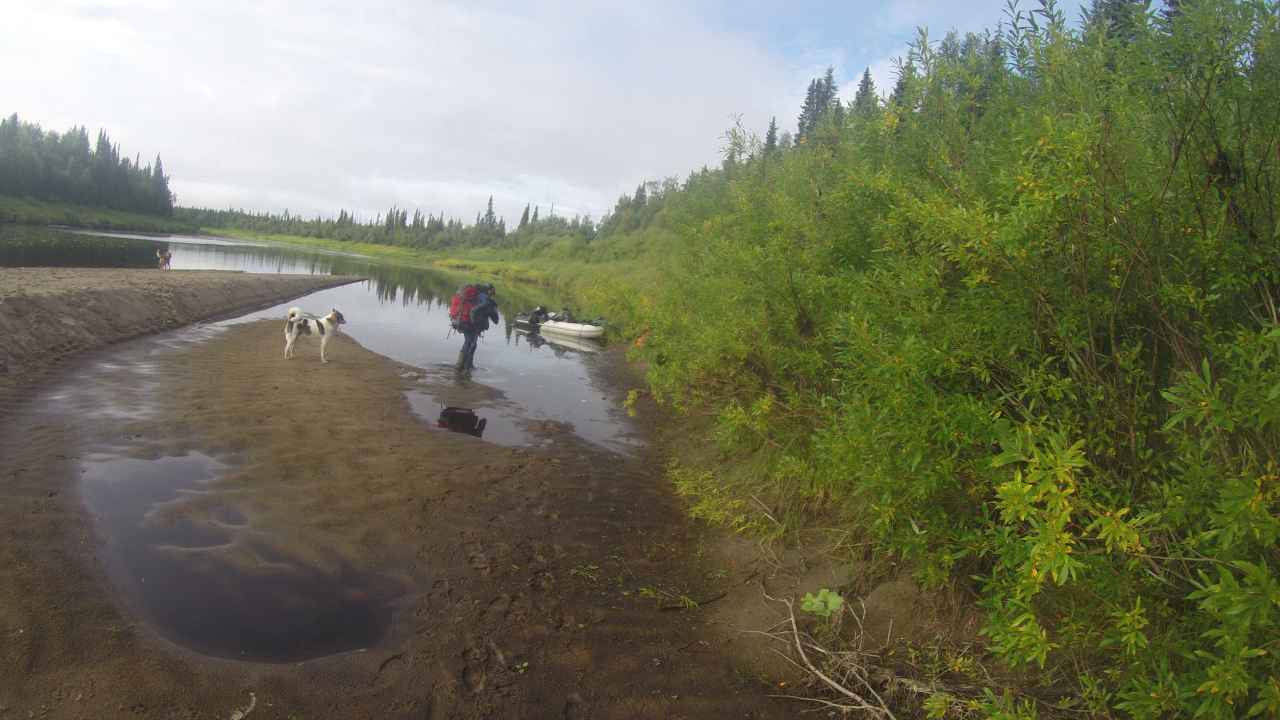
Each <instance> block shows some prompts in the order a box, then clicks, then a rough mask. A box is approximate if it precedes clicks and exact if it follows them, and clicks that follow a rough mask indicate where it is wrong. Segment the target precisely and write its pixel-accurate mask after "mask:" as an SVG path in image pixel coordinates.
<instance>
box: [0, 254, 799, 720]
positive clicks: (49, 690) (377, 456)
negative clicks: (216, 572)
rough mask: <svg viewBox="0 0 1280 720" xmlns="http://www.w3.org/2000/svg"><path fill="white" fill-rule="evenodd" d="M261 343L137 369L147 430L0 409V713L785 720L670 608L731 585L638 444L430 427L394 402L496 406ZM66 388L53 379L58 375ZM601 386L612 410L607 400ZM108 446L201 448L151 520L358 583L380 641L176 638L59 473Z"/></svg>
mask: <svg viewBox="0 0 1280 720" xmlns="http://www.w3.org/2000/svg"><path fill="white" fill-rule="evenodd" d="M173 274H174V275H176V274H177V273H173ZM281 345H282V339H281V337H280V324H279V323H278V322H274V321H264V322H258V323H250V324H246V325H240V326H235V327H232V328H230V329H228V330H226V331H225V332H223V333H222V334H220V335H218V336H217V337H216V338H214V339H212V340H210V341H208V342H204V343H199V344H194V345H191V346H189V347H186V348H183V349H180V350H178V351H176V352H175V353H173V354H172V355H170V356H168V357H167V358H166V359H165V361H164V362H162V363H159V364H158V366H157V368H156V369H155V371H154V382H155V383H156V388H157V391H156V398H157V400H156V406H155V408H154V412H153V413H151V414H149V415H146V416H141V417H132V418H131V417H122V418H120V419H118V420H117V421H114V422H109V423H108V422H104V423H97V424H93V425H91V426H90V427H88V428H86V427H85V426H84V423H83V421H80V422H77V421H76V420H75V419H74V418H72V417H70V416H69V415H68V414H67V413H65V412H52V411H51V409H50V408H49V407H44V406H42V405H41V403H40V402H24V403H21V404H18V405H16V406H12V407H10V408H8V409H7V411H6V409H5V408H0V413H3V426H2V427H0V719H6V718H10V717H14V718H23V717H50V718H115V717H121V718H123V717H129V718H138V717H145V718H227V717H230V716H231V715H232V713H233V711H235V710H236V709H237V708H244V707H245V706H246V705H247V704H248V703H249V701H250V697H251V694H252V697H253V699H254V701H255V703H256V704H255V707H254V710H253V713H252V714H251V716H250V717H252V718H364V717H378V718H384V717H385V718H452V717H457V718H494V717H497V718H544V717H546V718H588V717H591V718H659V717H671V718H768V717H792V716H794V715H795V714H796V712H798V711H799V709H800V708H797V707H796V706H794V705H787V704H783V703H782V701H778V700H774V699H770V698H768V697H766V694H767V692H768V689H767V687H766V686H765V685H764V684H763V683H762V682H761V678H759V677H756V676H753V675H752V674H751V673H749V672H744V671H743V670H742V666H741V665H740V664H739V662H738V659H737V658H736V656H735V650H734V648H735V647H736V646H735V645H734V644H733V643H731V642H730V641H729V638H728V636H727V635H726V633H725V632H724V631H723V630H721V629H717V628H713V627H710V626H709V625H708V621H709V619H710V618H711V615H710V610H709V609H707V608H699V609H690V610H684V609H676V608H678V606H679V602H678V599H679V597H680V596H682V595H683V596H687V597H691V598H694V599H700V598H712V597H715V596H717V595H718V594H723V592H722V588H723V587H725V586H731V585H732V586H740V585H742V583H743V581H744V580H745V579H746V578H745V577H738V576H736V575H735V574H734V573H730V574H729V575H727V576H726V575H724V574H711V573H709V572H707V571H706V569H705V568H702V567H701V566H700V564H699V562H698V561H697V558H698V557H699V556H701V555H703V552H702V551H703V550H704V549H705V548H707V547H708V546H709V544H714V543H715V542H716V541H715V538H714V535H712V534H708V533H705V532H704V531H702V530H700V529H698V528H697V527H696V526H694V525H693V524H691V523H690V522H689V521H688V520H687V519H686V518H685V517H684V515H683V513H682V512H681V509H680V507H679V503H678V502H677V500H676V499H675V498H674V497H673V495H672V493H671V491H670V489H669V487H668V485H667V483H666V482H665V481H664V480H663V479H662V472H661V467H662V459H661V458H660V457H659V456H658V455H657V454H656V452H655V451H653V450H646V451H642V452H640V453H639V454H638V456H636V457H624V456H620V455H614V454H611V453H608V452H607V451H604V450H601V449H599V448H597V447H593V446H590V445H586V444H584V443H580V442H578V441H576V440H574V438H573V436H572V435H570V434H568V433H561V434H560V436H558V437H557V438H556V442H555V443H554V444H553V445H551V446H549V447H545V448H538V449H520V448H508V447H501V446H498V445H494V444H491V443H487V442H484V441H482V440H478V439H476V438H472V437H469V436H466V435H461V434H455V433H450V432H447V431H444V430H440V429H437V428H433V427H429V426H428V424H427V423H424V422H423V421H422V419H420V418H418V417H417V416H415V415H414V414H413V413H412V412H411V409H410V407H409V403H408V401H407V400H406V398H405V392H406V391H409V390H413V389H422V388H424V387H425V388H427V389H428V390H432V389H433V386H438V387H436V388H435V389H439V388H445V387H447V388H449V392H450V395H451V401H456V402H459V403H463V402H465V400H466V396H467V393H472V392H474V393H490V392H492V390H491V389H487V388H484V387H483V386H482V385H471V386H458V384H457V383H456V381H455V380H454V379H453V378H452V377H450V376H448V375H433V374H431V373H427V374H426V376H423V374H422V373H421V372H420V371H417V370H415V369H411V368H407V367H405V366H401V365H398V364H396V363H394V362H392V361H390V360H388V359H386V358H384V357H382V356H379V355H376V354H374V353H371V352H368V351H367V350H365V349H363V348H362V347H360V346H359V345H358V344H356V343H355V342H354V341H352V340H350V339H349V338H347V337H345V336H339V337H337V338H335V340H334V341H333V342H332V343H331V344H330V346H329V357H330V363H329V364H327V365H321V364H320V363H319V361H318V349H317V345H316V344H315V343H314V342H312V343H310V344H308V345H305V346H303V347H301V348H300V351H299V353H298V357H297V359H295V360H293V361H289V362H286V361H283V360H282V359H281V358H280V349H281ZM612 361H613V362H614V364H615V365H614V368H613V369H612V370H611V371H610V372H615V373H625V372H626V370H625V367H624V363H623V362H622V360H621V358H620V357H618V356H616V355H615V356H613V358H612ZM80 362H81V363H87V362H89V359H88V358H86V359H85V360H83V361H80ZM78 371H79V372H81V373H83V368H82V367H79V366H77V364H76V363H70V364H68V367H66V368H64V370H63V372H62V374H61V379H62V381H64V382H65V381H68V380H73V379H74V378H76V377H77V372H78ZM631 382H633V383H634V384H633V386H634V385H638V384H639V381H638V380H636V379H634V378H633V379H632V380H631ZM625 386H626V383H619V384H616V387H617V388H623V387H625ZM610 392H612V393H613V394H614V395H617V397H615V398H614V399H615V400H616V401H617V402H619V403H620V402H621V399H622V398H621V396H620V395H621V394H622V393H623V392H624V391H623V390H614V391H610ZM122 437H123V438H128V439H129V443H128V444H129V447H130V448H131V450H130V452H131V453H132V454H133V455H134V456H136V457H137V458H139V459H156V458H172V457H181V456H189V454H190V453H193V452H198V453H201V454H203V455H207V456H208V457H210V458H213V459H215V460H217V461H218V462H219V463H221V464H223V465H225V467H226V468H227V469H226V470H225V471H220V472H219V473H218V476H217V477H216V478H215V479H213V480H212V481H211V482H209V484H208V485H207V486H206V487H205V490H206V492H202V493H200V494H198V495H193V496H192V499H191V500H190V502H184V503H182V504H180V505H177V506H167V509H168V510H170V511H173V512H176V513H177V514H178V515H180V516H181V517H182V518H183V520H184V521H188V522H193V523H195V524H196V525H198V526H202V527H212V526H216V527H218V528H220V532H223V533H225V535H226V536H227V537H228V538H229V540H228V541H227V542H225V543H221V544H219V545H218V546H217V548H216V549H210V550H207V551H206V550H202V551H201V552H202V553H203V556H206V557H207V558H209V559H211V560H210V561H216V562H217V563H219V564H221V565H222V566H224V567H229V568H232V569H234V570H236V571H238V572H241V573H248V574H253V573H260V572H264V571H265V570H266V569H270V568H277V569H278V568H284V569H293V570H296V571H298V572H304V571H305V572H313V573H319V576H322V577H324V576H328V577H341V576H342V573H343V572H344V569H349V568H358V569H359V570H360V571H362V572H367V573H371V574H372V575H374V576H376V578H378V580H377V581H376V583H375V584H377V585H378V587H376V588H374V589H369V587H367V586H364V589H360V588H355V589H351V590H350V591H349V592H350V593H352V596H353V597H357V598H358V597H360V596H361V593H372V594H374V595H377V596H378V597H383V596H385V597H386V598H387V600H388V602H389V603H390V607H391V608H392V610H393V614H392V615H391V618H392V622H391V625H390V626H389V627H388V628H387V630H386V633H385V635H384V636H383V637H382V639H381V640H380V641H379V642H378V643H377V644H376V645H374V646H373V647H369V648H367V649H365V650H363V651H360V652H348V653H344V654H338V655H331V656H327V657H322V658H319V659H314V660H310V661H307V662H304V663H264V662H241V661H236V660H227V659H218V658H212V657H209V656H207V655H204V654H200V653H196V652H193V651H192V650H190V649H189V648H188V647H186V646H184V645H182V644H179V643H176V642H174V641H173V640H174V636H173V633H172V632H169V631H166V630H164V629H163V628H164V624H163V623H156V622H153V621H154V620H155V619H156V618H155V617H154V613H153V612H149V611H148V609H147V607H146V606H145V604H144V605H138V604H137V603H135V602H133V601H131V600H130V599H129V592H128V589H127V587H123V588H122V586H121V584H120V583H121V580H120V578H119V577H115V576H113V575H112V574H111V572H110V571H109V568H110V562H109V558H107V557H106V553H105V550H104V538H103V537H102V535H101V533H102V528H101V524H100V523H96V522H95V520H94V518H93V517H91V516H90V515H89V513H88V512H87V511H86V510H85V505H84V501H83V497H82V493H81V486H80V482H79V481H78V480H77V478H78V477H79V475H80V473H81V471H82V470H84V469H85V462H86V461H87V460H88V459H89V458H90V456H89V453H90V452H93V451H94V450H95V449H97V448H101V447H105V446H108V445H111V444H112V443H117V444H118V443H119V442H120V438H122ZM228 506H229V507H231V508H233V511H232V512H231V514H230V515H228V514H227V511H226V510H225V508H227V507H228ZM161 520H163V518H161ZM712 607H714V606H712ZM228 642H230V643H232V644H234V641H228Z"/></svg>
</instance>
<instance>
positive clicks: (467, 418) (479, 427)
mask: <svg viewBox="0 0 1280 720" xmlns="http://www.w3.org/2000/svg"><path fill="white" fill-rule="evenodd" d="M488 423H489V421H488V420H486V419H485V418H482V417H479V416H477V415H476V411H475V410H472V409H471V408H464V407H453V406H449V407H447V408H445V409H443V410H441V411H440V419H439V420H437V421H436V426H437V427H442V428H445V429H446V430H452V431H454V432H460V433H465V434H467V435H474V436H476V437H481V436H482V435H484V426H485V425H487V424H488Z"/></svg>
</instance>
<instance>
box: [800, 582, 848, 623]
mask: <svg viewBox="0 0 1280 720" xmlns="http://www.w3.org/2000/svg"><path fill="white" fill-rule="evenodd" d="M843 607H844V598H842V597H840V594H839V593H835V592H832V591H830V590H828V589H827V588H822V589H821V590H819V591H818V594H817V595H814V594H813V593H805V594H804V599H802V600H801V601H800V609H801V610H804V611H805V612H807V613H813V614H814V615H817V616H818V617H820V618H823V619H826V618H830V617H831V616H832V615H835V614H836V613H838V612H840V608H843Z"/></svg>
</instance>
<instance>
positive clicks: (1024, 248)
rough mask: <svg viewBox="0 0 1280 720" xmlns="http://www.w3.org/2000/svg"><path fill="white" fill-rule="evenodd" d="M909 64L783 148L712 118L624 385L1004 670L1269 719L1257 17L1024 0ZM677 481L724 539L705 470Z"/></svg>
mask: <svg viewBox="0 0 1280 720" xmlns="http://www.w3.org/2000/svg"><path fill="white" fill-rule="evenodd" d="M1032 20H1034V22H1033V21H1032ZM909 60H910V63H911V67H913V68H914V73H911V74H907V75H906V76H905V77H904V79H903V81H902V82H901V83H900V85H899V87H898V88H897V89H896V90H895V93H894V95H893V97H892V99H891V100H890V101H889V102H888V103H887V104H885V105H884V106H882V107H877V108H873V109H872V110H871V111H869V112H863V113H855V112H852V111H851V112H850V113H849V114H847V115H846V116H845V117H844V119H843V120H842V121H840V122H838V123H837V122H833V121H830V120H829V121H828V122H827V123H826V125H825V126H824V127H821V128H819V130H817V131H816V132H815V133H813V134H812V135H811V136H809V137H807V138H806V142H805V144H804V145H803V146H801V147H799V148H796V149H794V150H788V151H772V152H765V151H764V150H763V149H762V148H761V147H760V146H759V145H758V144H757V143H754V141H753V139H752V138H750V137H747V136H745V135H744V134H742V133H741V132H740V131H734V132H731V133H730V135H729V145H730V151H729V153H728V157H727V159H726V163H725V166H724V168H723V169H722V170H721V171H719V172H717V173H715V174H714V177H713V178H712V179H711V180H706V181H703V182H701V183H699V184H698V185H696V186H694V185H692V184H691V185H689V186H686V188H685V189H684V190H682V191H681V192H680V193H676V194H672V195H668V196H667V198H666V199H665V202H666V210H665V211H666V212H667V213H668V216H669V217H668V218H667V220H666V227H668V228H669V229H670V230H671V232H672V233H673V235H674V239H673V240H670V241H668V243H667V244H666V245H665V246H664V247H665V250H666V253H667V254H668V255H669V256H670V257H669V259H668V260H667V261H666V264H665V265H664V266H663V267H664V273H665V276H664V281H663V282H662V283H661V284H658V285H655V286H652V287H649V286H641V287H642V289H643V295H644V296H645V298H646V299H645V300H644V301H639V300H637V301H635V303H634V305H635V308H634V310H633V311H632V313H631V314H632V315H634V317H635V320H634V327H636V328H639V327H645V328H648V329H649V331H650V335H649V336H648V337H647V339H646V343H645V346H644V348H643V349H642V350H641V351H640V352H641V354H642V355H643V356H644V358H645V359H646V360H647V361H648V362H649V366H650V381H651V384H652V388H653V390H654V393H655V396H656V397H658V398H660V399H663V400H665V401H668V402H670V403H672V404H673V405H675V406H676V407H679V408H684V409H694V408H697V409H701V410H705V411H710V412H712V413H714V414H715V415H716V416H717V417H718V418H719V422H718V428H719V429H718V431H717V439H718V441H719V442H720V444H721V446H722V447H723V448H724V450H725V452H724V457H725V459H726V461H729V460H730V459H731V458H734V457H743V456H744V453H749V454H751V456H752V457H754V458H755V460H753V462H755V463H757V465H758V467H759V468H761V469H760V471H759V472H760V473H761V474H762V476H757V477H756V478H754V479H753V480H752V481H750V483H749V486H750V489H751V490H752V492H755V491H756V490H758V488H759V484H760V483H761V481H762V479H763V480H764V481H767V484H768V485H769V486H770V487H771V488H772V489H773V492H772V495H771V497H770V498H768V499H769V500H770V501H771V502H772V503H773V504H775V505H778V506H787V507H804V508H806V509H807V510H808V511H809V512H812V511H820V512H824V513H836V515H837V517H838V518H840V521H841V522H843V523H845V524H846V525H848V526H850V527H854V528H858V529H860V530H861V531H862V532H865V533H867V534H869V535H870V536H872V537H873V538H875V539H876V540H877V541H878V543H879V544H880V547H881V548H882V549H885V550H888V551H891V552H893V553H896V554H898V555H900V556H903V557H905V558H908V559H910V560H911V561H912V562H913V564H914V567H916V568H917V572H918V574H919V576H920V579H921V580H923V581H925V582H926V583H930V584H940V583H943V582H947V581H949V580H951V579H953V578H954V579H958V580H960V581H961V582H968V581H969V578H974V580H973V582H974V583H975V587H976V589H977V591H978V592H979V593H980V595H981V597H982V605H983V608H984V609H985V611H986V617H987V621H986V625H985V628H984V631H983V632H984V635H985V637H986V638H987V640H988V643H989V647H990V649H991V650H992V651H993V652H994V653H995V654H996V655H997V656H998V657H999V658H1001V659H1002V660H1003V661H1005V663H1006V664H1007V665H1008V666H1009V667H1011V668H1028V669H1030V670H1034V671H1037V672H1043V675H1042V677H1044V678H1053V679H1061V678H1063V677H1068V678H1074V679H1075V682H1076V683H1077V687H1076V691H1077V692H1078V693H1079V694H1080V695H1081V696H1086V695H1087V696H1088V697H1090V698H1094V699H1095V700H1096V699H1097V698H1102V700H1101V701H1099V702H1101V707H1103V708H1106V707H1107V706H1109V707H1110V708H1111V709H1112V710H1113V711H1119V712H1124V713H1127V714H1128V715H1131V716H1133V717H1151V718H1154V717H1170V716H1181V715H1186V716H1195V717H1207V718H1230V717H1238V716H1244V715H1252V716H1269V717H1275V716H1276V714H1277V713H1280V661H1277V659H1276V655H1277V653H1280V632H1278V631H1277V619H1278V618H1280V579H1277V576H1276V568H1277V565H1280V554H1278V553H1277V545H1278V544H1280V543H1278V542H1277V541H1278V540H1280V520H1278V519H1277V513H1278V511H1280V329H1278V328H1280V312H1278V310H1277V307H1278V306H1280V224H1278V223H1277V219H1278V215H1280V30H1278V27H1277V6H1276V5H1275V4H1274V3H1272V2H1230V1H1227V0H1202V1H1200V2H1196V3H1182V4H1180V11H1179V12H1176V13H1169V14H1162V13H1154V12H1152V13H1150V14H1143V13H1141V12H1137V13H1131V14H1127V15H1112V16H1108V15H1105V14H1100V15H1098V16H1096V17H1094V18H1092V19H1091V20H1090V21H1089V22H1087V23H1086V24H1085V25H1084V26H1083V27H1082V28H1080V29H1078V30H1076V29H1070V28H1068V27H1067V26H1066V24H1065V23H1064V22H1063V21H1062V18H1061V17H1060V16H1059V15H1058V14H1057V13H1056V11H1055V10H1053V8H1052V7H1051V6H1042V7H1041V8H1040V9H1039V10H1037V11H1036V13H1035V14H1034V15H1033V16H1021V15H1015V16H1013V17H1011V18H1010V19H1009V22H1008V23H1006V24H1005V25H1004V27H1003V28H1002V30H1001V32H1000V33H998V34H986V35H981V36H969V37H967V38H958V37H954V36H949V37H948V38H947V39H945V40H943V42H941V43H940V44H939V43H930V42H929V41H928V40H927V38H925V37H923V36H922V38H921V39H920V41H919V42H917V43H916V45H915V46H914V49H913V51H912V54H911V57H910V58H909ZM744 158H749V159H744ZM598 242H600V241H598ZM608 242H610V241H609V239H608V238H605V239H604V244H606V245H607V244H608ZM597 252H600V250H597ZM680 473H681V475H680V478H682V479H681V483H682V489H685V490H686V491H687V492H694V493H699V490H698V489H699V488H701V493H699V494H701V495H702V496H703V497H704V498H705V497H708V496H709V497H712V498H713V499H714V501H715V502H717V503H722V504H724V506H725V507H726V508H728V509H729V510H728V511H726V512H724V513H723V516H724V518H725V519H726V521H729V522H732V523H733V524H735V525H738V526H747V525H749V524H750V523H749V522H748V521H747V520H746V519H745V518H744V517H743V516H742V513H741V512H740V510H741V509H742V508H744V507H747V506H746V505H744V504H742V503H740V502H735V500H734V492H733V487H732V484H731V483H730V482H729V481H728V480H727V479H724V478H728V477H730V475H729V474H724V475H723V476H722V485H721V486H714V487H713V484H714V483H713V481H714V477H715V476H708V475H707V474H706V473H705V472H704V471H699V470H695V469H689V468H682V469H681V470H680ZM744 492H745V489H744ZM713 504H714V503H713ZM697 507H700V508H701V510H700V512H701V513H702V514H703V515H704V516H707V517H715V516H716V513H715V512H714V510H713V509H712V508H711V507H709V506H708V505H707V503H705V502H704V503H702V504H700V505H698V506H697ZM1041 669H1043V671H1042V670H1041Z"/></svg>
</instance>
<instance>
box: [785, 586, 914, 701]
mask: <svg viewBox="0 0 1280 720" xmlns="http://www.w3.org/2000/svg"><path fill="white" fill-rule="evenodd" d="M764 596H765V597H766V598H768V599H769V600H772V601H774V602H780V603H782V604H784V605H786V606H787V622H788V624H789V625H790V633H789V636H790V638H789V639H790V642H789V644H790V645H791V646H793V647H794V648H795V649H796V654H797V655H799V656H800V660H801V662H803V663H804V669H805V670H807V671H808V672H809V673H810V674H811V675H813V676H814V677H816V678H818V680H820V681H822V683H823V684H824V685H825V686H826V687H827V688H829V689H830V690H833V691H835V692H836V693H837V694H839V695H840V696H842V697H843V698H845V700H844V701H842V702H833V701H830V700H824V699H821V698H803V697H796V696H792V695H785V696H779V697H787V698H791V699H795V700H805V701H807V702H814V703H818V704H821V705H824V706H827V707H830V708H833V709H837V710H841V711H842V712H854V711H858V712H869V713H872V714H874V715H875V716H877V717H883V718H888V719H889V720H897V717H896V716H895V715H894V714H893V711H892V710H890V709H889V706H888V705H887V704H886V703H885V701H884V698H882V697H880V693H878V692H876V689H875V687H873V686H872V685H871V682H870V680H869V677H868V675H869V671H868V668H867V667H866V666H865V665H862V664H861V663H859V662H856V661H854V659H853V656H854V655H855V654H857V653H842V655H845V656H848V657H845V658H843V659H844V660H846V662H844V663H842V665H843V666H844V669H845V672H844V677H843V678H842V679H841V680H836V679H835V678H832V677H831V676H830V675H827V674H826V673H825V672H823V671H822V670H819V669H818V667H817V666H816V665H814V663H813V661H812V660H810V659H809V655H808V653H806V652H805V647H806V646H807V647H808V648H809V649H810V650H812V651H815V652H820V653H822V654H824V655H833V653H831V652H830V651H828V650H826V649H824V648H821V647H819V646H818V645H816V644H814V643H813V641H812V640H810V639H809V638H808V636H806V635H801V633H800V627H799V625H798V624H797V623H796V612H795V606H794V604H793V603H792V602H791V601H790V600H788V599H786V598H775V597H773V596H771V595H769V593H767V592H766V593H764ZM854 617H855V618H857V616H856V615H855V616H854ZM857 619H858V620H859V623H858V624H859V626H861V624H862V623H861V618H857ZM782 632H783V633H786V632H787V631H786V630H783V631H782ZM775 637H776V636H775ZM860 643H861V633H859V644H860ZM850 679H856V680H857V681H858V683H859V684H861V686H862V687H863V688H865V690H866V692H867V693H869V695H870V697H871V698H873V700H874V704H873V702H872V701H871V700H868V699H867V698H866V697H864V696H863V695H862V694H861V693H860V692H855V691H854V690H852V689H851V688H850V687H849V680H850Z"/></svg>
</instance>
